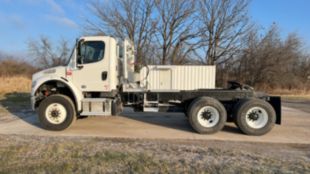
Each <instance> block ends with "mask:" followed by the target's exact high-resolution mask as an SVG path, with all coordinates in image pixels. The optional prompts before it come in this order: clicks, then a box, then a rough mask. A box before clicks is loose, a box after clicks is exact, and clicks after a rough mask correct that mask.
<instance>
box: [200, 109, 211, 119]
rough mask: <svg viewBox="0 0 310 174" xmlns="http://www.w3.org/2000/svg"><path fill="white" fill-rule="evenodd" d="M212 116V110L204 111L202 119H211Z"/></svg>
mask: <svg viewBox="0 0 310 174" xmlns="http://www.w3.org/2000/svg"><path fill="white" fill-rule="evenodd" d="M211 117H212V114H211V112H210V111H205V112H203V113H202V119H204V120H210V119H211Z"/></svg>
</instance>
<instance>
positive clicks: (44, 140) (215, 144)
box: [0, 135, 310, 173]
mask: <svg viewBox="0 0 310 174" xmlns="http://www.w3.org/2000/svg"><path fill="white" fill-rule="evenodd" d="M68 172H69V173H72V172H73V173H120V172H121V173H309V172H310V146H309V145H298V144H275V143H273V144H270V143H248V142H247V143H246V142H225V141H211V140H209V141H200V140H199V141H193V140H143V139H115V138H99V137H92V138H79V137H57V138H56V137H42V136H21V135H18V136H17V135H15V136H12V135H11V136H7V135H0V173H68Z"/></svg>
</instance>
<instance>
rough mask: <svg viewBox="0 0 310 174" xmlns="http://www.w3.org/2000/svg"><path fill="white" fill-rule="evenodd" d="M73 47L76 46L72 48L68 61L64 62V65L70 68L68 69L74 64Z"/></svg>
mask: <svg viewBox="0 0 310 174" xmlns="http://www.w3.org/2000/svg"><path fill="white" fill-rule="evenodd" d="M75 46H76V44H74V46H73V48H72V51H71V54H70V57H69V59H68V60H67V62H66V65H67V66H70V67H74V62H75Z"/></svg>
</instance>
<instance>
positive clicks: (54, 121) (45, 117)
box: [39, 94, 76, 131]
mask: <svg viewBox="0 0 310 174" xmlns="http://www.w3.org/2000/svg"><path fill="white" fill-rule="evenodd" d="M75 120H76V112H75V107H74V104H73V102H72V101H71V99H70V98H69V97H67V96H65V95H60V94H57V95H51V96H49V97H47V98H46V99H44V100H43V101H42V102H41V103H40V106H39V121H40V123H41V124H42V126H43V127H44V128H45V129H48V130H58V131H59V130H64V129H66V128H68V127H69V126H70V125H71V124H72V123H73V122H74V121H75Z"/></svg>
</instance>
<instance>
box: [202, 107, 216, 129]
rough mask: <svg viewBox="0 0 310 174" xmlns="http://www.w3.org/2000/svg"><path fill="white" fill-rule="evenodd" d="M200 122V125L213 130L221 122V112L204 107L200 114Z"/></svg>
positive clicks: (213, 108)
mask: <svg viewBox="0 0 310 174" xmlns="http://www.w3.org/2000/svg"><path fill="white" fill-rule="evenodd" d="M197 115H198V122H199V124H200V125H202V126H204V127H206V128H211V127H213V126H216V124H217V123H218V122H219V120H220V113H219V111H218V110H217V109H216V108H215V107H213V106H204V107H202V108H201V109H200V110H199V111H198V113H197Z"/></svg>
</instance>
